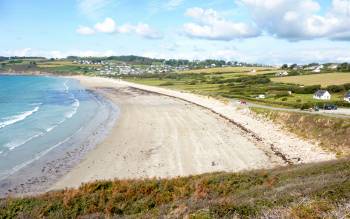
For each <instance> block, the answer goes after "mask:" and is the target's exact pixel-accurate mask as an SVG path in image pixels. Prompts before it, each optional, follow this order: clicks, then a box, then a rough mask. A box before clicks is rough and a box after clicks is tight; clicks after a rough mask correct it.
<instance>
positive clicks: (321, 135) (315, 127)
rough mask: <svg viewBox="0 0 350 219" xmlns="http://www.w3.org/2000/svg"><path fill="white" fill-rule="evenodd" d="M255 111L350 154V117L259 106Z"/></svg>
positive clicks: (332, 148)
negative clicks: (335, 116) (267, 108)
mask: <svg viewBox="0 0 350 219" xmlns="http://www.w3.org/2000/svg"><path fill="white" fill-rule="evenodd" d="M253 112H255V113H256V114H258V115H261V116H262V117H263V118H269V119H271V120H272V121H273V122H275V123H278V124H281V125H282V126H283V127H285V128H286V129H288V131H289V132H291V133H294V134H296V135H298V136H300V137H302V138H305V139H308V140H314V141H316V142H318V143H320V146H321V147H323V148H325V149H327V150H331V151H335V152H337V154H339V155H345V156H348V155H350V137H349V136H350V119H343V118H342V119H338V118H333V117H327V116H321V115H310V114H302V113H290V112H280V111H271V110H266V109H258V108H253Z"/></svg>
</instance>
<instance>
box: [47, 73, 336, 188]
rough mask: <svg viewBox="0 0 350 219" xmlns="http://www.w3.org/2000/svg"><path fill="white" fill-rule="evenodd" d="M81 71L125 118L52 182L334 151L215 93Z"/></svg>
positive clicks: (185, 171) (192, 170)
mask: <svg viewBox="0 0 350 219" xmlns="http://www.w3.org/2000/svg"><path fill="white" fill-rule="evenodd" d="M76 79H79V80H80V81H81V83H82V84H83V85H84V86H86V87H88V88H90V89H95V90H97V91H98V92H100V93H102V94H103V95H105V96H106V97H108V98H109V99H110V100H112V101H113V102H114V103H116V104H117V105H118V106H119V107H120V110H121V113H120V118H119V119H118V121H117V123H116V125H115V127H114V128H113V129H112V131H111V132H110V134H109V135H108V137H107V138H106V139H105V140H104V141H103V143H102V144H100V145H99V146H97V147H96V148H95V149H94V150H92V151H90V152H89V153H88V154H87V156H86V158H85V159H84V160H83V161H82V162H81V163H80V164H79V165H78V166H77V167H76V168H74V169H73V170H72V171H71V172H70V173H69V174H67V175H66V176H65V177H63V178H62V179H61V180H60V181H59V182H57V183H56V184H55V185H54V186H53V187H52V189H61V188H65V187H77V186H79V185H80V184H81V183H83V182H89V181H93V180H101V179H114V178H118V179H130V178H146V177H174V176H185V175H192V174H200V173H205V172H214V171H241V170H248V169H257V168H270V167H274V166H278V165H286V164H288V163H289V164H291V163H307V162H314V161H323V160H330V159H334V158H335V156H334V154H332V153H327V152H324V151H322V150H321V149H320V148H318V147H317V146H315V145H313V144H311V143H309V142H305V141H303V140H300V139H298V138H297V137H296V136H291V135H289V134H288V133H284V132H283V131H281V130H280V129H279V128H278V127H276V126H275V125H274V124H272V123H269V122H265V121H262V120H258V119H256V118H254V117H253V116H252V115H251V114H250V113H249V111H241V110H239V109H237V108H234V107H233V106H231V105H228V104H225V103H223V102H220V101H218V100H215V99H212V98H208V97H203V96H198V95H194V94H189V93H184V92H179V91H173V90H168V89H163V88H158V87H150V86H145V85H138V84H133V83H129V82H124V81H118V80H113V79H106V78H97V77H95V78H92V77H82V76H81V77H76ZM146 91H147V92H146ZM174 97H175V98H174Z"/></svg>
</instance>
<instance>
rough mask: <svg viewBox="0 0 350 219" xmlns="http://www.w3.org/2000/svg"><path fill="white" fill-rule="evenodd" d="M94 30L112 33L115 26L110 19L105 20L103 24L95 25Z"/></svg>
mask: <svg viewBox="0 0 350 219" xmlns="http://www.w3.org/2000/svg"><path fill="white" fill-rule="evenodd" d="M95 29H96V31H98V32H102V33H114V32H115V31H116V24H115V21H114V20H113V19H112V18H106V19H105V20H104V21H103V22H101V23H97V24H95Z"/></svg>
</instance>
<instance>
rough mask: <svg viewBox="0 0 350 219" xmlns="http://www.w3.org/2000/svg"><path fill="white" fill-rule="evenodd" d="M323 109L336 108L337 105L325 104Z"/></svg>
mask: <svg viewBox="0 0 350 219" xmlns="http://www.w3.org/2000/svg"><path fill="white" fill-rule="evenodd" d="M323 109H324V110H337V109H338V107H337V106H336V105H334V104H325V105H324V106H323Z"/></svg>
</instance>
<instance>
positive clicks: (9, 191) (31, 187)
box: [0, 74, 118, 197]
mask: <svg viewBox="0 0 350 219" xmlns="http://www.w3.org/2000/svg"><path fill="white" fill-rule="evenodd" d="M17 75H21V74H17ZM39 76H44V75H39ZM83 87H84V86H83ZM84 89H85V90H86V92H88V94H89V96H90V98H91V99H92V100H93V101H94V102H96V103H97V104H98V105H99V108H98V109H99V110H100V111H102V112H105V113H104V115H103V116H98V115H96V116H94V117H93V118H91V120H90V121H89V122H88V123H86V124H85V125H84V127H81V128H80V129H79V130H77V131H76V132H74V133H72V134H71V135H70V136H69V137H68V138H66V139H62V141H60V142H59V143H57V144H56V145H52V146H51V147H50V148H48V149H46V150H45V151H42V152H41V153H40V154H37V155H36V156H35V157H34V158H33V159H32V160H30V161H28V162H29V163H28V165H26V166H25V167H23V168H21V169H19V170H17V171H16V172H14V173H13V174H11V175H9V176H8V177H6V178H4V179H2V180H0V197H6V196H28V195H35V194H40V193H43V192H45V191H47V190H48V189H49V188H50V187H51V186H52V185H53V184H54V183H56V182H57V181H58V180H59V179H60V178H61V177H63V176H64V175H66V174H67V173H68V172H69V171H71V170H72V169H73V168H74V167H75V166H76V165H77V164H78V163H79V162H80V161H81V160H82V159H84V156H85V155H86V154H87V153H88V151H90V150H92V149H93V148H94V147H96V146H97V145H98V144H99V143H100V142H102V141H103V139H104V138H105V136H106V135H107V134H108V132H109V130H110V129H111V127H112V126H113V125H114V124H115V122H116V120H117V118H118V109H117V107H116V106H115V105H114V104H113V103H112V102H110V101H109V100H108V99H106V98H105V97H104V96H102V95H101V94H99V93H98V92H96V91H94V90H89V89H87V88H86V87H84Z"/></svg>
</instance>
